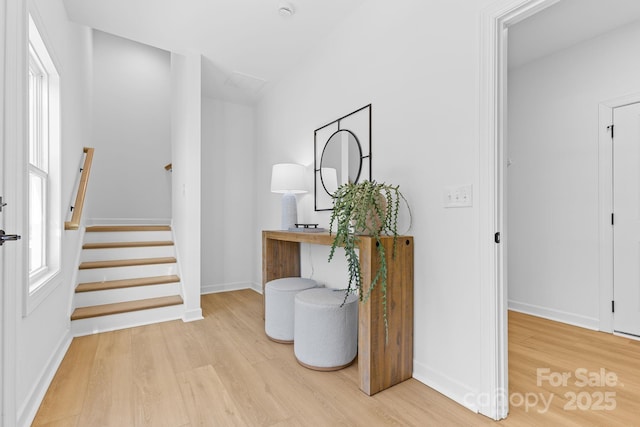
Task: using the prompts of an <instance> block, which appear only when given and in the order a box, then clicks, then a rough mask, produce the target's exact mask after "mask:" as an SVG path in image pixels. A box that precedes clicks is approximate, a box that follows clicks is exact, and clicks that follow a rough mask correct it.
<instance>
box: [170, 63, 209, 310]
mask: <svg viewBox="0 0 640 427" xmlns="http://www.w3.org/2000/svg"><path fill="white" fill-rule="evenodd" d="M200 93H201V57H200V55H196V54H191V53H189V54H186V55H180V54H177V53H172V54H171V158H172V160H173V162H172V163H173V172H172V186H173V189H172V194H173V198H172V225H173V227H172V228H173V233H174V237H175V243H176V251H177V255H178V265H179V266H180V278H181V281H182V286H183V299H184V303H185V306H186V311H185V315H184V320H185V321H188V320H196V319H201V318H202V310H201V309H200V284H201V280H200V259H201V253H200V251H201V249H200V241H201V234H200V233H201V231H200V229H201V225H200V218H201V215H202V213H201V173H200V170H201V166H200V158H201V119H202V118H201V109H202V101H201V95H200Z"/></svg>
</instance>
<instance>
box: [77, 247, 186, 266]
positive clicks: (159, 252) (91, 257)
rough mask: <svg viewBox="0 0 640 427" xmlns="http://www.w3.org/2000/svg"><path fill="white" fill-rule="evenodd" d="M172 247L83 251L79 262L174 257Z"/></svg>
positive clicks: (174, 252)
mask: <svg viewBox="0 0 640 427" xmlns="http://www.w3.org/2000/svg"><path fill="white" fill-rule="evenodd" d="M175 256H176V251H175V248H174V247H173V246H150V247H141V248H110V249H83V250H82V254H81V255H80V261H81V262H85V261H110V260H115V259H140V258H160V257H175Z"/></svg>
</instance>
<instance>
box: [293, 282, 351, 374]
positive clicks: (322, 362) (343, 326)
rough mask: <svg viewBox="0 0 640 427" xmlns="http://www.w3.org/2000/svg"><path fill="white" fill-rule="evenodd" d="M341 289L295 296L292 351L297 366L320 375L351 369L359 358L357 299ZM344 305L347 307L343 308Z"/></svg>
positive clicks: (308, 291)
mask: <svg viewBox="0 0 640 427" xmlns="http://www.w3.org/2000/svg"><path fill="white" fill-rule="evenodd" d="M344 295H345V291H344V290H339V289H329V288H318V289H309V290H307V291H303V292H300V293H299V294H297V295H296V302H295V319H296V320H295V324H294V334H293V335H294V343H293V350H294V353H295V355H296V359H297V360H298V363H300V364H301V365H303V366H305V367H307V368H310V369H315V370H319V371H336V370H338V369H342V368H346V367H347V366H349V365H351V364H352V363H353V361H354V360H355V358H356V355H357V354H358V297H357V296H356V295H349V296H348V297H347V300H346V301H345V298H344ZM343 302H344V305H343Z"/></svg>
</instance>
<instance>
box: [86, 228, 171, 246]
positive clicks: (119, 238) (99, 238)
mask: <svg viewBox="0 0 640 427" xmlns="http://www.w3.org/2000/svg"><path fill="white" fill-rule="evenodd" d="M154 240H173V235H172V233H171V231H110V232H89V231H87V232H86V233H85V234H84V243H104V242H148V241H154Z"/></svg>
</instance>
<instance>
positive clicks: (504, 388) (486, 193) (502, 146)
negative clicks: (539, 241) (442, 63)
mask: <svg viewBox="0 0 640 427" xmlns="http://www.w3.org/2000/svg"><path fill="white" fill-rule="evenodd" d="M559 1H560V0H501V1H497V2H496V3H494V4H492V5H491V6H489V7H488V8H487V9H484V10H483V11H482V13H481V18H480V19H481V22H480V105H479V112H480V117H479V123H480V141H479V159H478V161H479V167H478V172H479V176H478V183H479V193H480V194H479V196H480V197H479V198H478V199H479V207H478V209H479V233H480V234H479V261H480V292H481V294H480V295H481V301H480V307H481V342H482V347H481V354H480V363H481V368H482V374H481V378H480V386H481V391H482V393H483V395H484V396H485V397H486V398H485V399H482V401H483V404H482V405H481V406H480V407H479V411H480V413H482V414H484V415H486V416H488V417H490V418H493V419H496V420H499V419H502V418H506V416H507V414H508V412H509V390H508V386H509V380H508V375H509V372H508V371H509V365H508V335H507V323H508V318H507V308H508V302H507V296H508V295H507V270H506V269H507V263H506V256H507V250H506V247H507V244H508V233H507V229H506V224H507V218H506V215H505V213H506V210H505V201H506V184H507V183H506V179H505V173H506V142H507V139H506V138H507V52H508V50H507V47H508V28H509V26H511V25H514V24H516V23H518V22H520V21H522V20H524V19H526V18H528V17H530V16H532V15H534V14H536V13H538V12H540V11H541V10H543V9H546V8H547V7H549V6H552V5H554V4H555V3H557V2H559ZM495 233H500V243H499V244H496V242H495V241H494V238H495Z"/></svg>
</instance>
